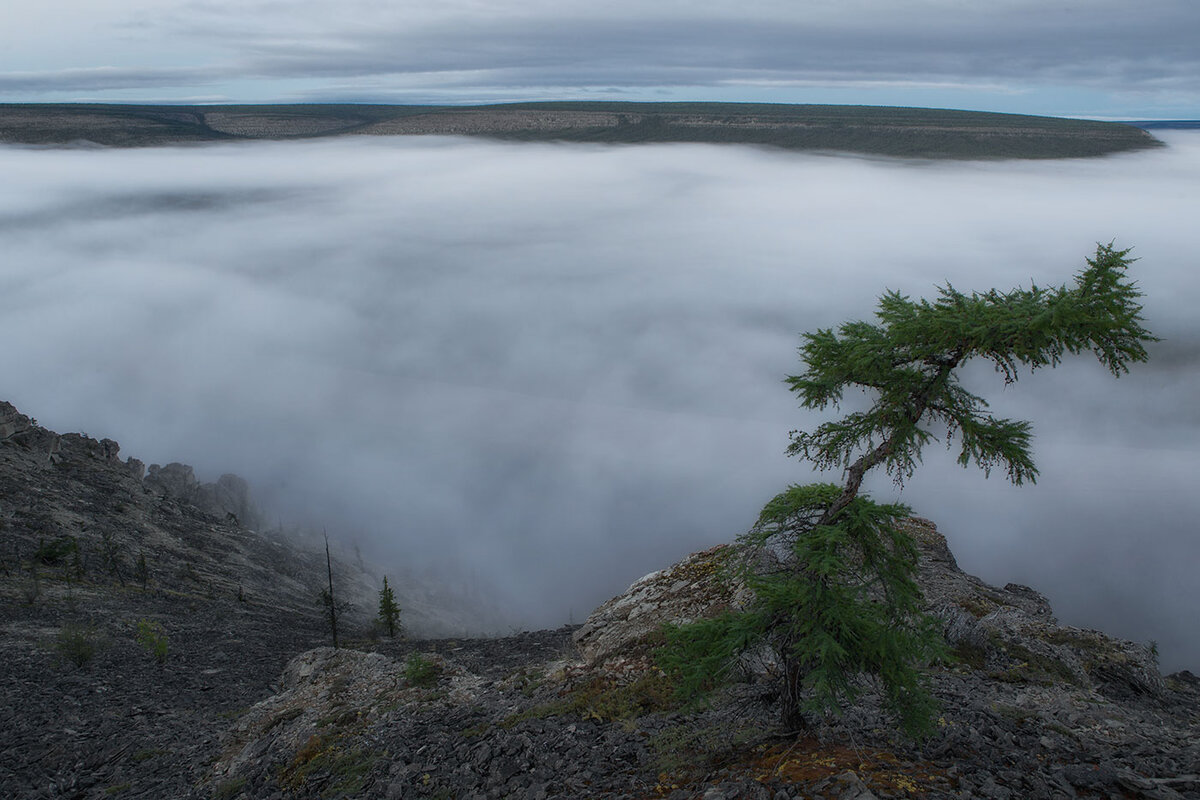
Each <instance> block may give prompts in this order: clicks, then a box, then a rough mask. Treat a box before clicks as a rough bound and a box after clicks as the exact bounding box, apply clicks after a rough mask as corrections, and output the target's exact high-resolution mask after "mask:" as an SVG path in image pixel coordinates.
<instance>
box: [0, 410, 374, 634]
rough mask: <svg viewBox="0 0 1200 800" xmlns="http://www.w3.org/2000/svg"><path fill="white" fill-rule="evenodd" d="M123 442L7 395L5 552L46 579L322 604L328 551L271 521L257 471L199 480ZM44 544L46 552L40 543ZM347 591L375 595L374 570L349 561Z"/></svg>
mask: <svg viewBox="0 0 1200 800" xmlns="http://www.w3.org/2000/svg"><path fill="white" fill-rule="evenodd" d="M119 454H120V445H118V444H117V443H116V442H115V441H113V440H111V439H100V440H97V439H92V438H90V437H87V436H84V435H82V434H77V433H68V434H62V435H60V434H57V433H55V432H53V431H49V430H47V429H45V428H43V427H41V426H40V425H38V424H37V423H36V421H35V420H33V419H31V418H30V417H28V416H26V415H24V414H21V413H20V412H19V411H17V409H16V408H14V407H13V406H12V405H11V404H10V403H7V402H0V559H3V560H4V562H5V564H7V565H8V568H9V569H10V570H11V569H13V568H14V567H17V566H18V565H20V564H28V563H29V562H30V561H31V560H34V561H36V562H37V564H38V566H39V567H40V568H41V569H42V571H43V572H44V573H45V576H44V577H45V578H46V579H47V580H46V581H45V590H46V591H47V592H57V591H60V590H61V589H62V586H61V585H60V584H61V582H62V581H63V580H65V579H72V580H74V581H76V582H77V583H80V584H88V585H91V586H96V587H99V586H106V585H113V586H126V585H131V584H137V585H139V586H144V588H147V589H150V588H157V589H163V590H170V591H179V592H188V593H198V594H202V595H205V596H214V597H215V596H223V597H236V596H240V597H243V598H245V597H253V598H254V599H255V601H256V602H260V603H264V604H267V605H270V606H272V607H275V608H277V609H280V610H288V611H289V612H290V613H296V614H302V615H305V616H314V615H317V614H318V613H319V609H318V607H317V603H316V602H315V600H314V596H315V594H316V592H317V591H318V588H319V586H320V584H321V582H322V579H323V577H324V557H323V554H317V553H310V552H304V551H302V550H299V549H297V548H295V547H293V546H292V545H291V544H290V543H289V542H288V541H287V539H286V538H281V537H279V536H278V535H272V534H271V533H269V532H262V533H259V532H256V531H255V530H254V529H255V528H257V527H259V526H260V525H261V520H260V518H259V514H258V512H257V510H256V509H255V508H254V505H253V503H252V501H251V499H250V493H249V488H248V487H247V485H246V482H245V481H243V480H242V479H241V478H238V477H237V476H236V475H223V476H222V477H221V478H220V480H218V481H217V482H216V483H201V482H199V481H197V480H196V478H195V475H194V474H193V471H192V468H191V467H189V466H187V465H185V464H177V463H176V464H168V465H166V466H165V467H159V466H158V465H152V466H151V467H150V468H149V470H146V469H145V467H144V465H143V464H142V462H141V461H139V460H137V459H136V458H129V459H126V460H121V458H120V455H119ZM39 553H40V554H41V555H38V554H39ZM335 577H336V578H337V579H339V582H340V583H342V584H343V585H344V591H345V592H346V593H347V599H353V600H354V601H356V602H359V603H360V604H362V603H364V602H366V603H368V604H369V602H370V600H371V595H372V593H373V591H374V589H373V579H371V578H370V577H369V576H366V575H364V574H363V573H362V572H361V571H359V570H358V569H356V568H351V567H349V566H347V565H342V564H339V565H337V574H336V576H335Z"/></svg>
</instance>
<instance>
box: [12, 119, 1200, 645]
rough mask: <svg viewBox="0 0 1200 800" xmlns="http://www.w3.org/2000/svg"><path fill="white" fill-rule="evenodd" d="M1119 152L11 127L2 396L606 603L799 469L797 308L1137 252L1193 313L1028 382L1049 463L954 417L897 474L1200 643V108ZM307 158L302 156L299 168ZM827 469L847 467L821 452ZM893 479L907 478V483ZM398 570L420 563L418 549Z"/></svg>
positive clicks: (382, 534) (530, 608)
mask: <svg viewBox="0 0 1200 800" xmlns="http://www.w3.org/2000/svg"><path fill="white" fill-rule="evenodd" d="M1167 141H1168V142H1169V143H1170V145H1171V146H1170V147H1167V148H1162V149H1157V150H1153V151H1145V152H1139V153H1132V154H1126V155H1120V156H1114V157H1108V158H1100V159H1085V160H1072V161H1039V162H1020V161H1006V162H982V163H971V162H954V163H946V162H905V161H899V160H892V159H871V158H853V157H848V156H847V157H831V156H818V155H812V154H800V153H785V152H771V151H764V150H758V149H754V148H743V147H728V146H727V147H719V146H684V145H677V146H644V147H601V146H594V147H593V146H568V145H540V144H539V145H535V144H527V145H518V144H504V143H489V142H481V141H464V140H456V139H452V138H437V137H400V138H369V139H360V138H354V139H342V140H332V141H319V142H314V141H309V142H289V143H246V144H235V145H213V146H206V147H191V148H153V149H144V150H90V149H89V150H84V149H80V150H53V149H36V148H16V147H8V148H0V175H3V176H4V181H3V182H2V183H0V253H3V254H4V257H3V259H2V260H0V341H4V342H6V343H8V344H7V346H5V347H4V348H0V383H2V387H0V390H2V391H0V398H2V399H5V400H8V401H11V402H13V403H14V404H15V405H16V406H17V407H18V408H19V409H20V410H21V411H23V412H25V413H28V414H31V415H33V416H35V417H37V418H38V419H39V420H40V421H41V422H42V423H43V424H45V425H47V426H48V427H51V428H53V429H55V430H59V431H61V432H66V431H72V430H83V431H86V432H87V433H89V434H91V435H92V436H96V437H101V436H108V437H112V438H114V439H116V440H118V441H119V442H120V443H121V444H122V448H123V454H124V455H130V456H136V457H138V458H141V459H144V460H145V461H146V462H148V463H150V462H158V463H165V462H168V461H185V462H189V463H192V464H193V465H195V466H196V468H197V472H198V474H200V475H201V477H203V478H205V479H208V480H212V479H215V478H216V477H217V476H218V475H220V474H221V473H222V472H226V471H232V472H237V473H240V474H242V475H243V476H245V477H246V478H248V479H249V480H250V481H251V483H252V485H253V486H254V488H255V490H256V492H257V493H258V496H259V497H261V498H264V499H265V500H267V501H268V502H269V503H270V504H271V506H272V508H273V509H274V510H275V511H276V513H277V514H278V515H280V516H282V517H283V519H284V521H285V522H289V523H290V522H299V521H306V522H309V523H311V524H315V525H318V526H320V525H325V526H328V528H329V530H330V533H331V536H333V537H334V538H335V541H338V542H342V543H348V542H357V543H359V544H360V545H361V547H362V551H363V554H364V557H366V558H368V559H369V561H370V563H371V564H372V565H374V566H375V567H377V568H378V569H381V570H394V569H397V568H425V567H429V566H441V567H442V568H450V567H451V566H452V568H453V569H454V570H455V571H456V572H457V573H458V574H459V575H460V576H461V577H464V579H466V580H471V579H473V576H474V577H478V580H479V583H480V584H481V589H482V590H485V591H487V592H489V593H490V594H489V597H491V598H492V600H493V602H494V605H495V607H496V608H497V609H500V610H502V611H503V612H504V613H505V614H507V615H508V618H509V619H510V620H512V621H513V622H514V624H520V625H528V626H546V625H557V624H560V623H562V622H566V621H567V620H569V619H571V618H574V619H575V621H581V620H582V619H583V617H584V616H585V615H586V614H587V613H588V611H590V610H591V608H592V607H593V606H595V605H596V604H597V603H599V602H601V601H603V600H605V599H607V598H608V597H610V596H612V595H614V594H617V593H619V592H621V591H623V590H624V588H625V587H626V586H628V584H629V583H631V582H632V581H633V580H635V579H636V578H638V577H640V576H641V575H643V574H645V573H647V572H650V571H652V570H654V569H659V568H662V567H664V566H667V565H669V564H670V563H672V562H673V561H674V560H676V559H678V558H680V557H682V556H683V555H685V554H686V553H689V552H692V551H694V550H698V549H700V548H703V547H707V546H710V545H712V544H715V543H717V542H721V541H729V540H731V539H733V538H734V537H736V536H737V535H738V534H739V533H741V532H743V531H745V530H746V529H747V528H748V527H749V526H750V525H751V524H752V523H753V521H754V518H755V516H756V515H757V513H758V511H759V509H760V508H761V507H762V505H763V503H764V502H766V500H768V499H769V498H770V497H771V496H772V495H773V494H774V493H776V492H778V491H781V490H782V489H784V488H785V487H786V486H787V484H788V483H789V482H798V481H805V480H808V479H810V478H811V475H810V473H809V472H808V471H807V470H806V468H805V467H804V465H803V464H802V463H800V462H798V461H796V460H793V459H787V458H785V457H784V455H783V451H784V448H785V447H786V445H787V432H788V431H789V430H792V429H795V428H798V427H811V426H813V425H815V424H816V423H817V422H818V421H819V420H820V419H822V418H824V417H822V416H821V415H815V414H811V413H810V414H805V413H802V412H801V411H800V410H799V409H798V408H797V407H796V402H795V399H794V398H793V397H792V396H791V395H790V394H789V393H788V392H787V390H786V387H785V386H784V384H783V382H782V381H783V378H784V376H786V375H788V374H792V373H794V372H795V371H796V370H797V369H798V367H799V365H798V362H797V360H796V347H797V345H798V344H799V342H800V339H799V334H800V333H801V332H802V331H806V330H812V329H814V328H816V327H818V326H828V325H835V324H837V323H839V322H841V321H843V320H846V319H854V318H862V317H867V316H869V315H870V314H871V312H872V310H873V308H874V304H875V300H876V298H877V296H878V295H879V293H880V292H882V291H883V290H884V289H885V288H894V289H898V290H900V291H903V292H907V293H910V294H913V295H925V296H928V295H930V294H931V293H932V292H933V290H934V289H933V287H934V286H935V285H936V284H939V283H941V282H944V281H947V280H949V281H950V282H952V283H953V284H954V285H955V286H956V287H958V288H960V289H963V290H970V289H987V288H989V287H993V286H996V287H1000V288H1008V287H1012V286H1015V285H1018V284H1024V285H1028V283H1029V281H1030V280H1036V281H1037V282H1038V283H1040V284H1043V285H1045V284H1056V283H1060V282H1064V281H1067V280H1069V279H1070V276H1071V275H1072V274H1073V273H1074V272H1075V271H1076V270H1077V269H1079V268H1081V267H1082V265H1083V263H1084V258H1085V256H1087V255H1089V254H1090V253H1092V252H1093V251H1094V249H1095V246H1096V243H1097V242H1101V241H1103V242H1107V241H1109V240H1111V239H1113V238H1115V239H1116V241H1117V244H1118V246H1131V247H1134V248H1136V249H1135V255H1137V256H1139V257H1140V258H1141V260H1140V261H1138V262H1137V263H1136V264H1135V266H1134V275H1135V277H1136V278H1137V280H1138V281H1139V282H1140V283H1141V285H1142V286H1143V287H1144V289H1145V292H1146V318H1147V324H1148V326H1149V327H1150V328H1151V330H1153V331H1154V332H1155V333H1156V334H1158V335H1159V336H1162V337H1163V338H1164V341H1163V342H1162V343H1160V344H1158V345H1156V346H1155V347H1154V348H1153V357H1152V360H1151V362H1150V363H1149V364H1146V365H1139V366H1136V367H1135V368H1134V371H1133V374H1132V375H1129V376H1127V377H1125V378H1122V379H1121V380H1114V379H1113V378H1112V377H1111V376H1109V375H1108V374H1107V373H1106V372H1105V371H1104V370H1103V369H1102V368H1100V367H1099V365H1098V364H1096V363H1095V362H1094V360H1089V359H1074V360H1071V361H1070V362H1069V363H1067V364H1064V365H1063V366H1062V367H1060V368H1059V369H1056V370H1047V371H1045V372H1041V373H1038V374H1037V375H1035V376H1033V377H1024V378H1022V379H1021V380H1020V381H1019V382H1018V383H1017V384H1016V385H1014V386H1011V387H1008V388H1007V389H1005V388H1003V386H1002V382H1001V381H1000V380H999V379H998V378H997V376H996V375H994V374H993V373H992V372H991V371H990V370H989V369H987V368H986V366H984V367H983V368H981V369H979V370H975V371H974V372H972V373H970V374H968V376H967V384H968V387H969V388H971V389H973V390H974V391H976V392H977V393H980V394H982V395H984V396H986V397H988V398H989V399H990V400H992V401H993V406H994V409H995V410H996V412H997V413H999V414H1003V415H1009V416H1013V417H1016V418H1019V419H1029V420H1031V421H1032V422H1033V424H1034V430H1035V434H1036V439H1035V448H1036V449H1035V458H1036V460H1037V463H1038V465H1039V466H1040V468H1041V472H1042V477H1041V479H1040V480H1039V482H1038V484H1037V485H1036V486H1025V487H1021V488H1012V487H1008V486H1007V485H1006V484H1005V483H1004V481H1003V476H1002V475H993V476H992V477H991V478H990V479H985V478H984V476H983V475H982V473H981V472H979V471H978V470H976V469H971V470H963V469H961V468H959V467H957V466H956V465H955V464H954V463H953V458H952V457H951V455H950V454H948V453H946V452H945V451H944V450H942V449H940V448H939V447H937V446H934V447H932V448H931V449H930V450H928V451H927V453H926V461H925V464H924V465H923V466H922V467H921V469H920V470H919V472H918V474H917V476H916V477H915V478H914V479H913V481H912V483H911V484H910V485H909V486H908V487H907V488H906V489H905V491H904V493H903V494H902V495H901V499H902V500H903V501H905V502H907V503H909V504H910V505H912V506H913V508H914V509H915V511H916V513H918V514H920V515H922V516H925V517H928V518H931V519H933V520H935V521H936V522H937V523H938V524H939V526H940V527H941V529H942V530H943V531H944V532H945V534H946V535H947V537H948V538H949V540H950V543H951V546H952V547H953V548H954V551H955V552H956V553H957V555H958V556H959V559H960V562H961V564H962V565H963V567H964V568H966V569H968V570H969V571H971V572H974V573H976V574H980V575H982V576H983V577H984V578H985V579H987V580H990V581H993V582H996V583H999V584H1004V583H1006V582H1008V581H1015V582H1019V583H1026V584H1029V585H1032V586H1035V587H1037V588H1038V589H1040V590H1041V591H1043V592H1045V593H1046V594H1047V595H1049V597H1050V598H1051V600H1052V602H1053V603H1054V605H1055V608H1056V609H1057V610H1058V611H1059V613H1060V614H1061V615H1062V616H1063V618H1064V619H1065V620H1066V621H1068V622H1071V623H1073V624H1080V625H1089V626H1096V627H1101V628H1103V629H1105V630H1108V631H1111V632H1114V633H1118V634H1121V635H1124V636H1128V637H1131V638H1135V639H1139V640H1142V641H1145V640H1148V639H1156V640H1158V641H1159V644H1160V647H1161V649H1162V651H1163V653H1164V659H1165V663H1166V664H1167V665H1168V666H1171V667H1173V668H1179V667H1184V666H1186V667H1190V668H1193V669H1195V668H1197V667H1198V666H1200V636H1198V635H1197V628H1196V625H1195V609H1196V608H1197V607H1198V606H1200V582H1197V581H1196V579H1195V565H1196V564H1197V563H1200V537H1198V536H1197V535H1196V520H1197V519H1200V494H1198V493H1197V492H1196V490H1195V482H1196V476H1197V475H1200V410H1198V408H1200V407H1198V406H1197V403H1196V398H1197V397H1200V368H1198V367H1200V322H1198V318H1197V316H1196V313H1195V309H1196V308H1198V307H1200V270H1198V269H1197V264H1196V241H1195V233H1194V225H1193V222H1194V220H1196V219H1198V218H1200V192H1198V189H1197V187H1200V135H1198V134H1195V133H1190V132H1177V133H1175V134H1172V135H1169V136H1168V137H1167ZM300 164H302V165H303V168H302V169H300V168H298V167H297V165H300ZM826 477H827V478H831V479H836V478H837V476H836V475H827V476H826ZM872 488H873V491H874V492H875V493H876V496H878V497H881V498H888V499H890V498H893V497H895V492H894V487H892V486H891V485H890V484H889V483H888V482H887V481H886V480H883V481H882V482H880V481H876V482H875V483H874V484H873V486H872ZM393 574H394V573H393Z"/></svg>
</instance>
